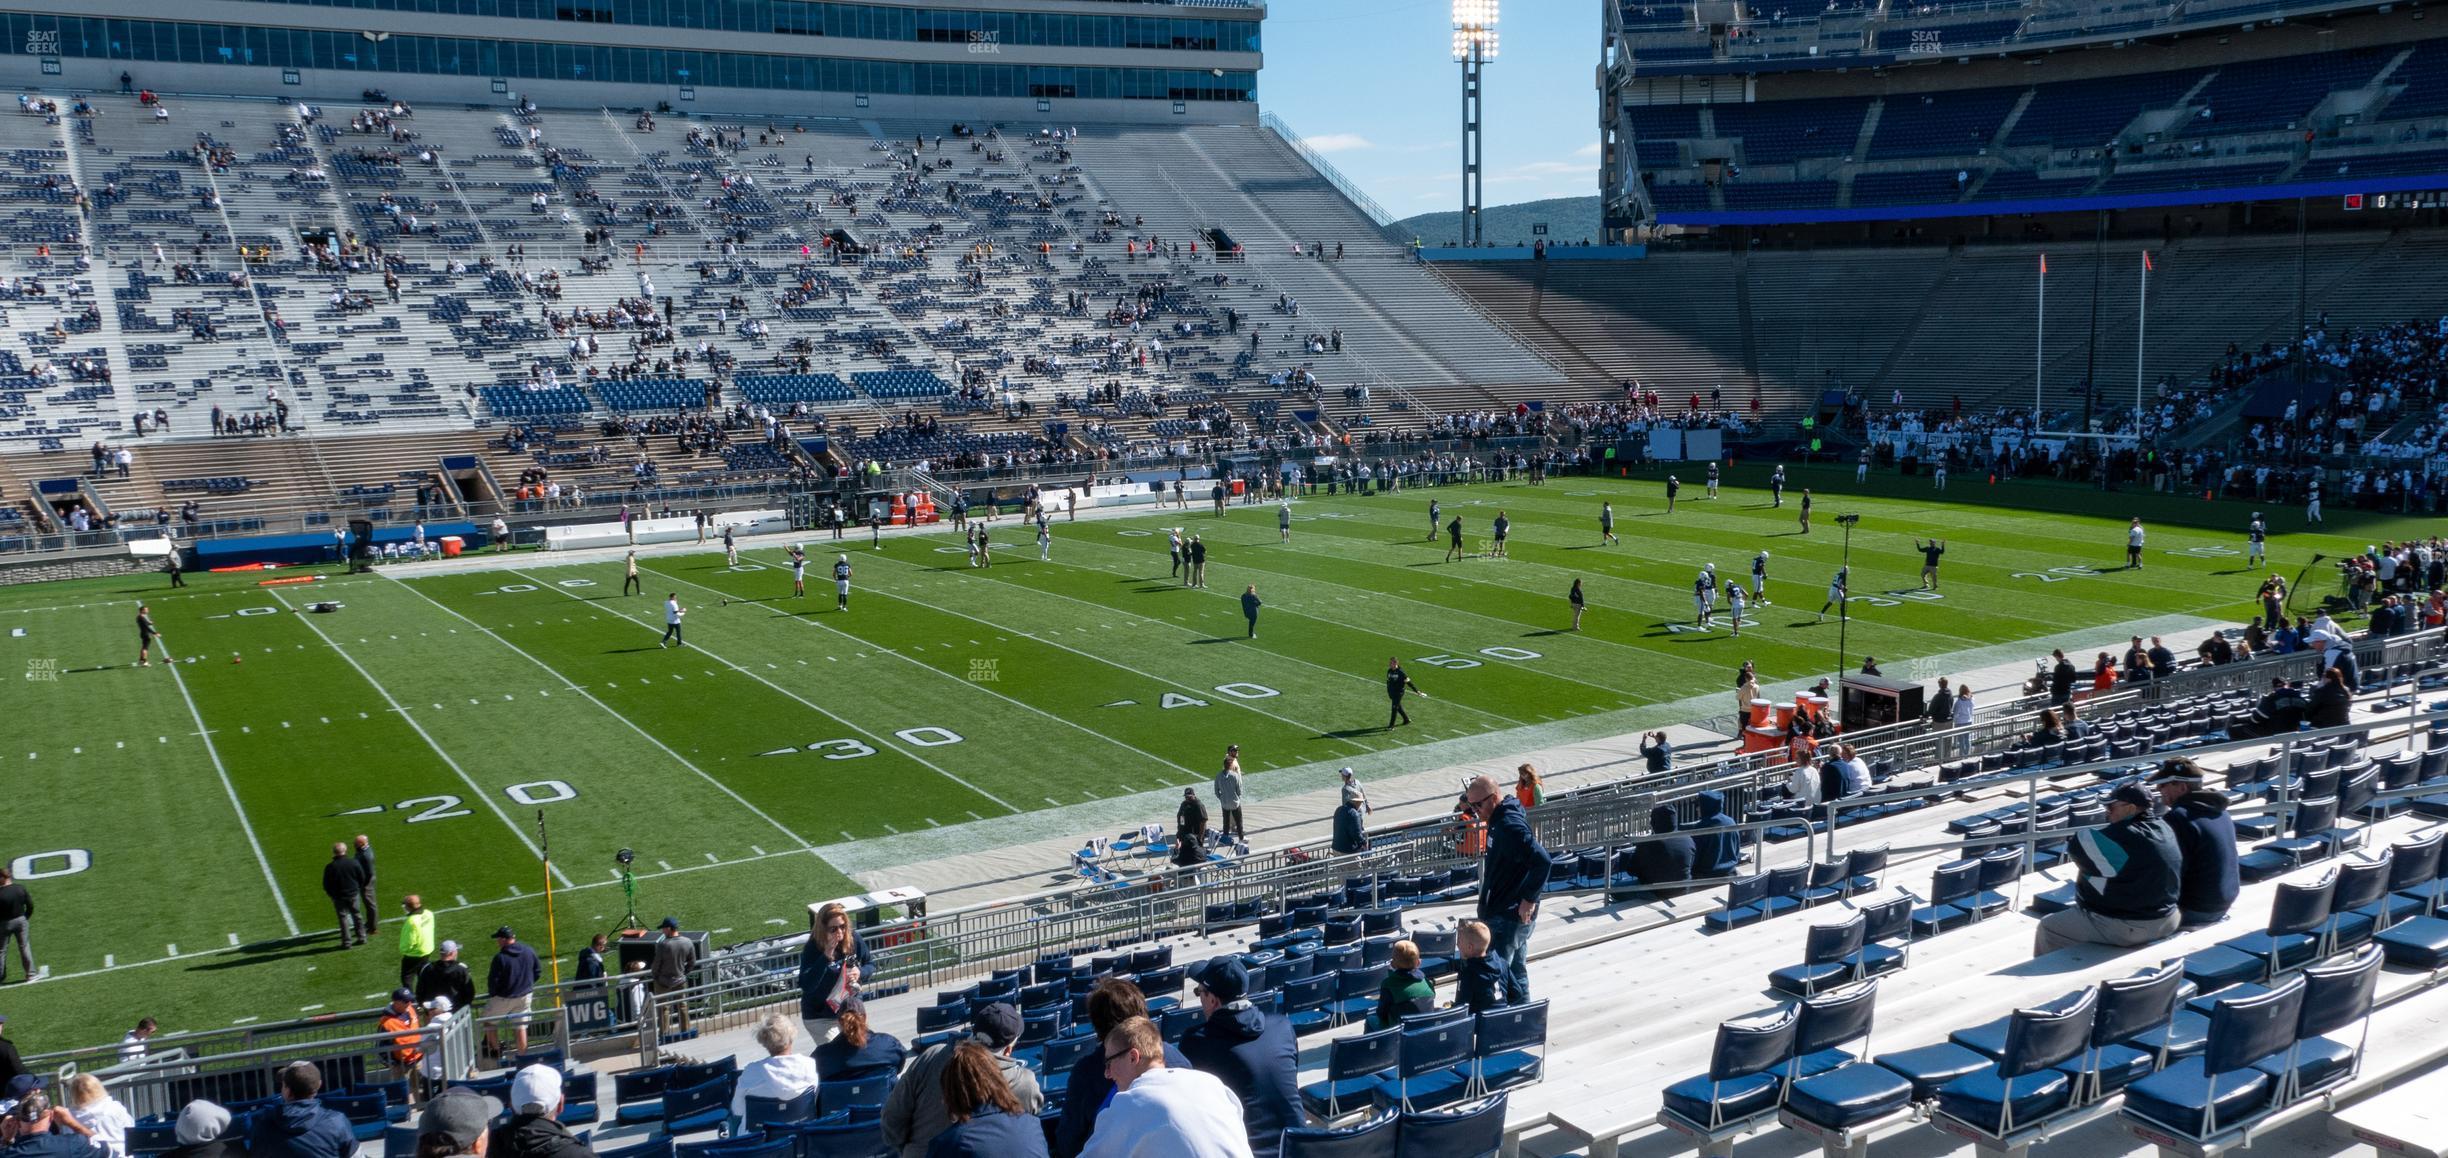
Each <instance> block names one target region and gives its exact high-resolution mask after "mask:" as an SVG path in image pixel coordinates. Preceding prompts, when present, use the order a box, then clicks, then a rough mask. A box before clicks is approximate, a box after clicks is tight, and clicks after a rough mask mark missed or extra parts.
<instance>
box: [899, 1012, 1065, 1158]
mask: <svg viewBox="0 0 2448 1158" xmlns="http://www.w3.org/2000/svg"><path fill="white" fill-rule="evenodd" d="M943 1101H944V1112H945V1113H946V1114H947V1115H949V1116H950V1117H951V1119H952V1124H951V1126H950V1127H949V1128H947V1129H946V1130H945V1131H944V1132H943V1133H941V1134H939V1135H936V1137H935V1140H934V1141H933V1142H932V1143H930V1144H928V1146H927V1158H1046V1136H1045V1128H1044V1127H1043V1126H1040V1125H1039V1124H1038V1122H1037V1119H1036V1118H1035V1117H1032V1116H1029V1115H1024V1114H1022V1113H1021V1112H1020V1099H1019V1098H1018V1097H1017V1096H1015V1095H1014V1094H1013V1093H1012V1088H1011V1083H1010V1082H1007V1081H1005V1080H1004V1078H1003V1071H1002V1069H1001V1068H1000V1067H998V1066H996V1065H995V1059H994V1055H993V1054H990V1053H987V1052H986V1049H985V1047H984V1046H981V1045H978V1044H977V1043H975V1042H968V1041H964V1042H961V1043H960V1044H959V1045H957V1046H954V1047H953V1049H952V1060H951V1063H950V1064H949V1065H946V1066H945V1067H944V1072H943Z"/></svg>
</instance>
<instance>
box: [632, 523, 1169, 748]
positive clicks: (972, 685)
mask: <svg viewBox="0 0 2448 1158" xmlns="http://www.w3.org/2000/svg"><path fill="white" fill-rule="evenodd" d="M646 570H649V571H654V573H655V574H657V575H661V576H663V577H664V578H666V579H669V580H671V581H672V582H674V583H679V584H682V585H684V586H688V587H694V588H696V589H697V590H699V591H710V592H713V593H714V595H715V597H717V598H726V597H727V596H726V594H725V593H724V592H723V591H722V590H720V589H718V588H714V587H708V586H706V585H704V584H702V583H696V582H692V581H690V580H687V579H683V578H681V577H679V576H677V575H674V574H671V573H670V572H668V571H656V570H655V569H654V568H651V567H649V568H646ZM868 591H869V592H870V593H871V594H876V595H881V596H883V597H884V598H887V599H901V597H900V596H898V595H893V594H890V593H888V592H883V591H878V590H876V589H875V588H872V587H871V588H869V589H868ZM903 602H909V601H908V600H903ZM767 610H769V611H772V612H773V614H775V615H777V616H780V617H782V618H785V619H793V620H797V621H798V622H800V623H802V624H805V625H807V626H809V627H819V628H823V629H824V630H826V631H828V632H831V633H833V634H834V635H838V636H840V637H842V638H843V639H846V640H849V641H850V642H852V643H855V644H858V645H859V646H861V647H867V648H873V649H875V650H876V651H878V652H882V653H884V654H886V655H889V656H892V657H893V658H895V659H898V660H902V661H904V662H907V663H911V664H915V665H917V666H918V667H919V668H921V669H923V670H925V671H928V672H932V673H934V674H936V675H939V676H942V677H943V678H945V679H948V680H951V681H952V682H953V683H956V684H959V685H961V686H962V687H965V688H969V689H972V690H974V691H981V692H984V693H986V694H987V695H990V696H993V697H994V698H996V699H998V700H1002V701H1003V702H1005V703H1007V704H1011V705H1012V706H1014V707H1017V708H1021V709H1023V710H1026V711H1030V712H1034V713H1036V714H1038V715H1040V716H1044V717H1045V718H1046V719H1049V720H1052V721H1054V722H1055V723H1057V724H1060V725H1062V726H1063V727H1066V728H1070V729H1073V730H1075V731H1079V732H1083V733H1085V734H1087V735H1090V736H1094V737H1096V738H1097V739H1099V740H1103V741H1105V742H1106V743H1109V744H1112V745H1114V746H1115V747H1117V748H1121V749H1123V750H1124V751H1127V752H1131V753H1134V754H1136V755H1139V756H1141V757H1144V758H1146V759H1148V760H1151V761H1153V762H1155V763H1158V764H1162V765H1164V766H1165V767H1167V768H1171V769H1174V770H1176V771H1179V772H1182V773H1184V774H1186V775H1190V776H1204V775H1205V773H1203V772H1199V771H1196V770H1194V769H1191V768H1185V767H1183V766H1182V765H1180V764H1176V763H1174V762H1173V761H1171V760H1167V759H1165V758H1164V757H1162V756H1159V755H1157V754H1155V753H1154V752H1150V751H1147V750H1146V749H1144V748H1140V747H1137V746H1136V745H1132V744H1125V743H1123V742H1122V741H1120V740H1117V739H1115V738H1113V737H1111V736H1108V735H1106V734H1105V733H1103V732H1099V731H1097V730H1095V729H1093V728H1090V727H1087V726H1086V725H1083V724H1079V723H1076V722H1074V721H1071V720H1066V719H1064V718H1062V717H1061V716H1058V715H1055V714H1054V713H1052V712H1049V711H1047V710H1045V709H1044V708H1040V707H1038V706H1037V705H1035V704H1031V703H1028V702H1025V701H1022V700H1016V699H1013V698H1012V697H1010V696H1007V695H1004V694H1003V693H1001V692H998V691H996V690H994V689H993V688H990V687H986V686H985V685H983V684H980V683H978V682H976V681H974V680H965V679H962V678H961V677H959V676H956V675H953V674H952V673H951V672H948V671H945V670H943V669H942V668H939V667H936V666H934V665H933V664H930V663H927V662H926V661H924V660H920V659H917V658H915V657H912V656H908V655H903V654H902V653H901V652H900V651H899V650H898V649H895V648H889V647H884V646H882V645H880V644H877V643H875V642H873V641H871V640H867V639H862V638H860V637H858V636H855V635H852V634H850V633H849V632H847V631H843V630H842V629H840V628H838V627H835V626H833V625H832V624H829V623H823V622H819V621H818V620H816V619H813V618H807V617H801V616H796V615H792V614H790V613H789V612H787V611H780V610H776V609H772V608H768V609H767ZM935 610H938V611H942V612H944V613H946V614H949V615H959V614H960V613H959V612H957V611H952V610H951V609H949V608H941V607H938V608H935ZM964 618H965V617H964ZM977 622H984V621H983V620H979V621H977ZM1117 666H1118V665H1117Z"/></svg>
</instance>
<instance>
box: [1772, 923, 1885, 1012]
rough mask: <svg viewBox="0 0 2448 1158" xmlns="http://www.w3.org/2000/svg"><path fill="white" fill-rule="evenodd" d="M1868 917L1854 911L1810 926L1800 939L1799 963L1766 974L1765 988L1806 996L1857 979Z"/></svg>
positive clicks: (1868, 924) (1867, 926)
mask: <svg viewBox="0 0 2448 1158" xmlns="http://www.w3.org/2000/svg"><path fill="white" fill-rule="evenodd" d="M1869 927H1870V919H1869V917H1868V916H1866V915H1864V914H1862V913H1858V912H1857V913H1854V914H1853V915H1852V916H1851V917H1848V918H1846V919H1844V920H1842V921H1838V922H1835V923H1834V924H1825V925H1813V926H1811V927H1810V930H1809V933H1808V935H1807V936H1805V937H1804V938H1803V939H1802V963H1801V964H1799V965H1787V966H1785V967H1783V968H1781V969H1777V970H1774V971H1772V972H1770V973H1769V974H1768V988H1770V989H1774V990H1776V991H1777V992H1779V993H1785V994H1791V995H1792V996H1795V997H1809V996H1811V995H1813V994H1815V993H1818V992H1819V991H1821V990H1823V989H1833V988H1835V987H1837V986H1839V985H1844V984H1847V983H1849V982H1851V981H1854V980H1856V979H1857V977H1858V974H1859V970H1860V960H1859V958H1860V956H1861V950H1862V941H1863V936H1864V934H1865V932H1866V931H1867V930H1868V929H1869Z"/></svg>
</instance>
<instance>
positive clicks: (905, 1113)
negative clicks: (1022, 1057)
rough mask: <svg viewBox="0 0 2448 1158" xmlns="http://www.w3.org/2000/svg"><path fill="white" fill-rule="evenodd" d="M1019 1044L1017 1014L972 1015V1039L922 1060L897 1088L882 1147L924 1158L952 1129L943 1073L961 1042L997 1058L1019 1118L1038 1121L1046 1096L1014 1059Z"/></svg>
mask: <svg viewBox="0 0 2448 1158" xmlns="http://www.w3.org/2000/svg"><path fill="white" fill-rule="evenodd" d="M1019 1040H1020V1010H1019V1009H1018V1008H1016V1007H1014V1006H1012V1005H1011V1004H1009V1003H1007V1002H1001V1001H996V1002H990V1003H988V1004H985V1005H981V1006H978V1007H977V1008H976V1009H974V1010H972V1011H971V1012H970V1014H969V1034H968V1036H966V1037H963V1038H958V1039H956V1040H953V1041H947V1042H942V1043H940V1044H938V1045H935V1046H933V1047H931V1048H929V1049H928V1050H927V1051H926V1052H925V1053H922V1054H919V1055H918V1056H917V1057H916V1058H915V1059H913V1060H912V1061H911V1062H910V1065H909V1069H908V1070H907V1071H905V1072H903V1073H902V1075H901V1080H900V1081H899V1082H896V1083H894V1085H893V1089H892V1093H891V1094H890V1095H889V1096H887V1097H886V1098H885V1099H884V1144H885V1145H886V1146H890V1147H893V1148H894V1149H897V1150H899V1151H900V1152H901V1158H926V1153H927V1145H928V1143H931V1142H933V1141H934V1140H935V1136H936V1135H937V1134H941V1133H943V1132H944V1131H945V1130H946V1129H948V1128H950V1127H951V1125H952V1116H951V1114H950V1112H949V1111H948V1110H947V1109H946V1108H945V1106H944V1093H943V1073H944V1070H945V1069H946V1068H948V1067H949V1066H950V1065H951V1064H952V1053H953V1051H954V1050H955V1049H957V1048H958V1047H959V1046H960V1045H961V1044H962V1043H963V1042H975V1043H977V1044H978V1045H980V1046H983V1047H984V1048H985V1049H986V1051H987V1052H988V1053H990V1054H993V1055H994V1062H995V1065H996V1066H997V1067H999V1068H1001V1069H1002V1071H1003V1080H1004V1081H1006V1082H1009V1083H1010V1084H1011V1090H1012V1096H1013V1097H1014V1098H1017V1099H1018V1100H1019V1102H1020V1112H1021V1113H1023V1114H1030V1115H1034V1114H1035V1113H1036V1112H1037V1111H1038V1110H1040V1109H1043V1108H1044V1106H1045V1095H1044V1094H1042V1093H1040V1092H1039V1091H1038V1087H1037V1075H1036V1073H1035V1071H1033V1070H1031V1069H1029V1067H1028V1064H1027V1063H1025V1062H1022V1061H1019V1060H1016V1059H1014V1058H1013V1057H1012V1055H1011V1051H1012V1044H1013V1043H1014V1042H1017V1041H1019Z"/></svg>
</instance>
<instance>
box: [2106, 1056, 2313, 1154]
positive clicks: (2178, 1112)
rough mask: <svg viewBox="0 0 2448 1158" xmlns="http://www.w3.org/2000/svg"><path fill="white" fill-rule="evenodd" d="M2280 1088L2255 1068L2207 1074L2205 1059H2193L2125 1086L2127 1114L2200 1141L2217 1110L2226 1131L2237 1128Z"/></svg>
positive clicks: (2187, 1059) (2185, 1060) (2219, 1121)
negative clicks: (2229, 1127) (2203, 1061)
mask: <svg viewBox="0 0 2448 1158" xmlns="http://www.w3.org/2000/svg"><path fill="white" fill-rule="evenodd" d="M2275 1085H2276V1083H2274V1082H2272V1081H2271V1080H2270V1076H2269V1075H2268V1074H2265V1073H2262V1072H2261V1071H2260V1070H2257V1069H2253V1068H2252V1067H2250V1066H2246V1067H2245V1068H2243V1069H2240V1070H2231V1071H2229V1072H2227V1073H2223V1074H2218V1075H2215V1076H2213V1075H2210V1074H2206V1073H2204V1072H2202V1059H2200V1058H2198V1057H2189V1058H2186V1059H2184V1060H2183V1061H2180V1062H2177V1063H2175V1064H2173V1065H2170V1066H2169V1067H2168V1068H2166V1069H2164V1070H2161V1071H2160V1072H2158V1073H2155V1074H2152V1075H2151V1076H2149V1077H2147V1078H2144V1079H2142V1080H2141V1081H2138V1082H2135V1083H2134V1084H2132V1085H2130V1086H2127V1087H2125V1112H2126V1113H2127V1114H2129V1115H2131V1116H2133V1117H2136V1118H2141V1119H2143V1120H2145V1121H2149V1122H2154V1123H2157V1124H2158V1125H2161V1126H2164V1127H2166V1128H2168V1129H2169V1130H2172V1131H2174V1132H2175V1133H2177V1134H2179V1135H2182V1136H2184V1137H2187V1138H2201V1137H2204V1136H2205V1135H2207V1134H2208V1132H2209V1131H2208V1127H2209V1125H2210V1114H2211V1112H2212V1111H2215V1112H2216V1113H2217V1121H2218V1123H2219V1126H2220V1128H2221V1129H2224V1128H2226V1127H2228V1126H2233V1125H2235V1124H2237V1123H2238V1122H2241V1121H2243V1120H2244V1119H2245V1118H2246V1117H2247V1116H2249V1115H2250V1114H2251V1113H2252V1112H2253V1111H2255V1110H2258V1109H2260V1108H2261V1107H2262V1106H2263V1105H2266V1104H2267V1103H2268V1102H2269V1097H2270V1091H2271V1089H2272V1088H2274V1087H2275Z"/></svg>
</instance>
